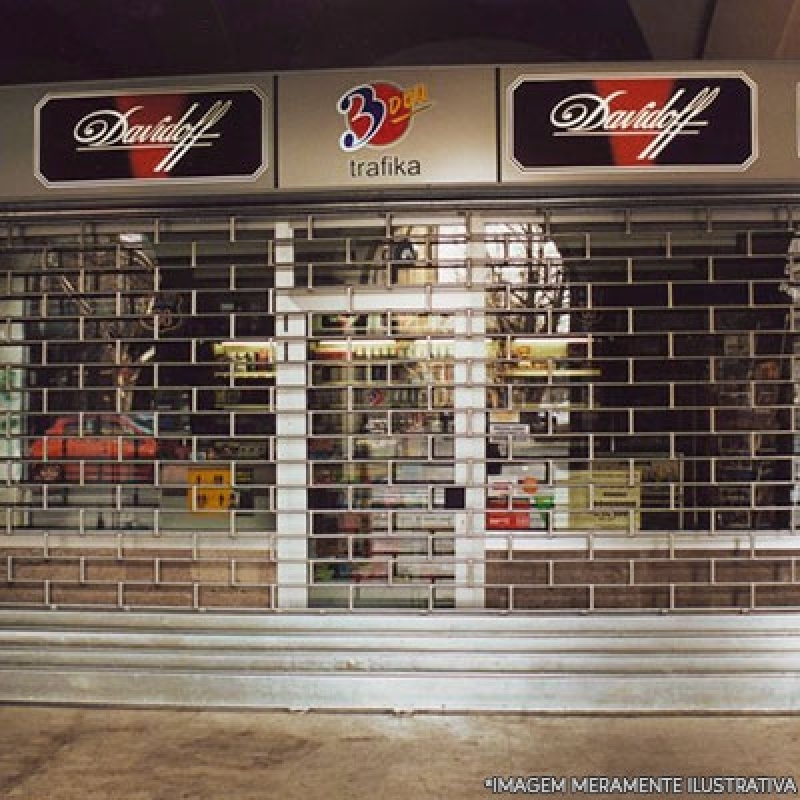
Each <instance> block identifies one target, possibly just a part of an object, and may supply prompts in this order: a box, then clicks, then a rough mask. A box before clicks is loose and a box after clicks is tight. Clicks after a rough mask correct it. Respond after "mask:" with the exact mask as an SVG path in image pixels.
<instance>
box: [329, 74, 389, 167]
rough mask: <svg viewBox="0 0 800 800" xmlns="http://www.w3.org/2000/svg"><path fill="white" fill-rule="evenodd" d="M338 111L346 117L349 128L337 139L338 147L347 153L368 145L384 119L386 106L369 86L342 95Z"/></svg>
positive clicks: (359, 87)
mask: <svg viewBox="0 0 800 800" xmlns="http://www.w3.org/2000/svg"><path fill="white" fill-rule="evenodd" d="M338 110H339V113H340V114H344V115H345V116H346V117H347V123H348V126H349V128H350V129H349V130H348V131H346V132H345V133H343V134H342V135H341V137H340V138H339V145H340V146H341V148H342V150H344V151H345V152H347V153H352V152H353V151H355V150H359V149H360V148H362V147H364V145H366V144H369V142H370V140H371V139H372V137H373V136H375V134H376V133H377V132H378V131H379V130H380V129H381V125H383V122H384V120H385V119H386V104H385V103H384V102H383V100H381V99H380V98H379V97H378V96H377V95H376V94H375V89H374V88H373V87H372V86H369V85H366V86H358V87H357V88H355V89H351V90H350V91H348V92H347V93H346V94H344V95H342V97H341V98H339V104H338Z"/></svg>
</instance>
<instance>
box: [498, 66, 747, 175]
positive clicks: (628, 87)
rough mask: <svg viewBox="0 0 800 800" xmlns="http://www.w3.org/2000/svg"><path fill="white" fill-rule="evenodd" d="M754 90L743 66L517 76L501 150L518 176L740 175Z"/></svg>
mask: <svg viewBox="0 0 800 800" xmlns="http://www.w3.org/2000/svg"><path fill="white" fill-rule="evenodd" d="M756 95H757V92H756V86H755V84H754V82H753V81H752V80H750V78H749V77H747V76H746V75H745V74H743V73H740V72H735V73H734V72H731V73H717V72H713V73H703V74H683V75H682V74H653V75H646V74H645V75H630V74H610V75H597V76H587V75H584V74H580V75H567V76H564V75H563V74H562V75H559V76H554V75H521V76H519V77H518V78H516V79H515V80H514V81H512V82H511V83H510V84H509V85H508V87H507V95H506V100H505V102H506V109H505V110H506V129H505V145H506V154H507V158H508V161H509V162H510V163H511V164H512V165H513V166H514V168H515V169H516V170H517V171H519V172H521V173H536V174H542V173H545V174H546V173H548V172H556V173H558V172H561V173H566V174H574V175H580V174H581V173H585V172H608V173H614V174H620V173H623V172H627V171H636V172H639V173H640V174H641V173H646V174H648V175H651V176H654V175H656V174H658V173H659V172H661V173H668V174H671V173H674V172H693V171H702V172H726V171H728V172H741V171H743V170H745V169H747V168H748V167H749V166H750V165H751V163H753V161H754V160H755V159H756V158H757V155H758V136H757V114H756V112H757V108H756V105H757V98H756Z"/></svg>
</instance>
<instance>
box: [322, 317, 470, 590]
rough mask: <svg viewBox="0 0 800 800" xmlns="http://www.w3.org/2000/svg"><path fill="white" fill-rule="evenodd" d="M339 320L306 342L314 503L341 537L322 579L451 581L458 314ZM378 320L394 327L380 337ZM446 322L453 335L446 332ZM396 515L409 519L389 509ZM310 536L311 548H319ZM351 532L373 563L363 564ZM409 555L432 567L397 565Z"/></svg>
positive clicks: (327, 321) (327, 526)
mask: <svg viewBox="0 0 800 800" xmlns="http://www.w3.org/2000/svg"><path fill="white" fill-rule="evenodd" d="M322 322H323V320H322V319H319V318H315V319H312V329H313V330H315V331H317V332H318V333H321V332H324V333H327V332H328V331H329V330H330V329H331V327H333V326H332V324H331V322H332V320H330V319H325V320H324V323H325V324H321V323H322ZM339 322H340V323H341V324H342V328H341V330H340V333H341V335H340V336H336V337H334V336H325V335H321V336H319V337H317V338H315V339H313V340H312V341H311V342H309V345H308V356H309V361H310V367H309V372H308V375H309V379H310V388H309V389H308V394H307V403H308V414H309V417H310V423H311V424H310V427H311V431H312V435H311V436H310V437H309V444H308V452H309V458H310V459H311V461H312V467H311V470H310V477H311V482H310V489H309V506H310V507H311V508H312V509H318V510H324V512H325V516H324V517H322V518H319V519H321V520H322V519H324V528H325V530H326V531H328V532H330V531H333V532H335V533H339V534H340V535H341V536H343V537H344V539H345V541H344V545H345V546H344V547H343V549H341V550H340V551H339V552H337V553H336V555H335V561H336V562H337V563H336V564H334V565H329V566H327V567H322V568H320V569H315V571H314V575H315V581H316V582H317V583H318V584H325V583H326V582H334V581H346V582H349V583H351V584H359V586H360V585H362V584H365V583H366V584H370V585H372V584H374V585H375V589H376V590H378V591H379V588H378V584H381V583H386V584H391V583H392V582H393V581H401V582H403V583H404V584H406V583H411V584H413V583H414V582H415V581H418V582H423V583H425V582H429V581H430V580H431V579H432V578H433V577H436V578H437V579H439V578H440V577H445V578H452V577H453V574H454V573H453V566H452V564H451V563H443V564H442V565H437V564H436V561H437V559H441V558H444V557H446V556H448V555H452V553H453V551H454V549H455V548H454V544H453V531H454V522H453V514H452V512H450V511H444V510H445V509H457V508H459V507H461V505H463V503H459V502H458V501H457V498H455V496H454V495H453V493H452V484H453V483H454V481H455V465H454V463H453V457H454V453H455V445H454V436H453V435H452V434H453V430H454V397H455V395H454V391H455V386H454V376H455V361H454V351H455V340H454V339H453V338H452V321H451V320H448V319H447V318H446V317H445V316H443V315H441V316H438V317H437V316H436V315H426V318H425V319H419V318H417V316H416V315H413V314H394V313H391V314H390V313H387V314H382V315H380V317H379V318H378V319H376V320H373V322H372V323H370V321H369V320H368V319H366V318H363V317H362V318H359V319H355V318H353V319H350V318H344V319H342V320H339V321H337V323H339ZM375 323H379V324H380V328H381V329H382V330H391V331H392V332H393V335H380V331H376V330H375V327H376V326H375ZM445 331H447V332H448V333H450V337H447V336H441V335H439V334H441V333H443V332H445ZM376 334H377V335H376ZM337 459H340V460H339V461H337ZM437 509H440V510H442V514H443V517H441V518H440V517H436V521H435V523H434V524H435V527H434V528H432V529H430V530H426V526H425V525H424V524H423V522H424V519H425V518H426V517H427V516H428V515H431V514H434V513H436V511H435V510H437ZM401 513H402V514H406V513H408V514H410V515H411V516H412V517H413V520H414V521H413V522H412V523H408V520H404V519H402V518H396V517H395V516H394V515H396V514H401ZM390 518H391V523H390ZM445 520H446V524H445ZM429 521H430V520H429ZM398 523H402V524H398ZM320 525H322V522H320ZM402 525H406V527H407V528H408V529H407V530H402ZM434 535H435V537H436V538H435V539H434ZM313 538H314V537H312V543H311V545H310V546H313V548H314V550H315V552H321V551H319V548H318V547H317V546H316V545H315V544H314V543H313ZM443 539H449V543H448V544H445V543H444V541H443ZM356 541H357V542H358V543H359V547H360V548H362V549H361V555H362V556H365V557H366V558H367V559H369V560H367V561H364V562H360V563H356V560H354V558H353V556H354V551H355V543H356ZM434 542H435V544H434ZM414 556H416V557H417V558H422V559H423V560H431V563H433V564H434V566H433V567H431V570H432V571H433V572H435V573H436V574H435V575H434V574H433V572H431V570H428V571H427V572H426V570H418V571H416V572H415V570H413V569H409V570H406V571H405V572H404V573H402V574H399V573H398V571H397V563H398V562H397V559H398V558H400V557H414ZM390 588H391V589H392V590H393V589H394V587H393V586H392V587H389V586H387V589H390ZM365 602H368V601H367V600H365ZM376 602H377V600H376Z"/></svg>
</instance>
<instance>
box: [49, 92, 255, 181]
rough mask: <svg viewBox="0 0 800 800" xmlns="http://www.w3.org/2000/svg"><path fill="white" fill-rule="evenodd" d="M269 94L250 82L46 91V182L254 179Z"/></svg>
mask: <svg viewBox="0 0 800 800" xmlns="http://www.w3.org/2000/svg"><path fill="white" fill-rule="evenodd" d="M266 120H267V116H266V101H265V98H264V96H263V95H262V93H261V92H260V91H259V90H258V89H256V88H254V87H247V86H245V87H238V86H236V87H220V88H216V87H204V88H201V89H183V90H182V89H173V88H170V89H148V90H136V89H130V90H125V91H124V92H120V93H87V94H49V95H47V96H45V97H44V98H43V99H42V100H41V101H40V102H39V103H38V104H37V106H36V109H35V124H34V138H35V171H36V176H37V178H38V179H39V180H40V181H41V182H42V183H44V184H45V185H46V186H50V187H52V186H72V185H87V184H106V183H125V184H127V183H140V182H143V181H168V182H169V183H176V182H177V183H183V182H198V181H199V182H204V183H209V182H216V181H230V180H237V181H241V180H252V179H255V178H257V177H258V176H259V175H260V174H261V173H262V172H263V171H264V170H265V169H266V167H267V124H266Z"/></svg>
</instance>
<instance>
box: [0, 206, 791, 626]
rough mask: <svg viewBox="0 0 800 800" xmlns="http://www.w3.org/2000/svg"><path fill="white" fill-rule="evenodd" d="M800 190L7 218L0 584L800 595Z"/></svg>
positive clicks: (704, 605) (585, 595) (273, 604)
mask: <svg viewBox="0 0 800 800" xmlns="http://www.w3.org/2000/svg"><path fill="white" fill-rule="evenodd" d="M795 226H796V219H795V213H794V210H793V209H792V207H791V206H788V205H786V204H785V203H779V202H769V201H766V200H758V199H753V200H752V201H751V202H749V203H747V204H737V205H734V204H731V203H723V202H720V203H716V204H715V203H713V202H700V201H696V202H695V201H691V202H688V201H685V202H684V203H681V204H679V203H670V202H667V201H664V202H662V203H661V204H655V203H653V204H633V203H631V204H617V205H612V204H609V203H604V204H594V205H592V206H591V207H583V206H581V205H579V204H573V205H569V204H564V203H560V204H553V205H552V206H551V207H548V206H547V205H545V204H542V205H537V206H536V207H535V208H534V207H533V206H530V205H519V206H504V207H498V206H497V205H496V204H491V203H486V204H484V206H482V207H481V206H480V204H476V203H470V204H469V211H463V210H459V209H457V208H456V207H455V206H454V205H442V206H439V207H437V206H428V207H426V208H425V209H424V210H423V209H422V208H420V209H415V208H410V207H405V206H404V207H402V208H399V207H398V208H396V209H391V210H389V211H387V210H385V209H382V208H377V207H376V208H373V209H370V208H360V209H358V210H352V209H344V208H343V207H319V208H315V209H307V210H304V211H303V213H298V212H297V210H296V209H291V210H289V211H286V212H285V213H279V212H277V211H276V212H266V211H265V212H263V213H262V212H252V211H248V212H244V211H241V210H235V209H234V210H231V211H226V212H225V213H222V212H219V213H200V212H197V211H193V210H186V211H183V212H169V213H167V212H162V213H154V212H144V211H142V212H137V213H131V214H128V215H127V216H126V215H120V214H109V213H100V212H97V213H88V212H87V213H85V214H78V213H76V214H58V215H52V216H48V215H46V214H30V215H25V214H19V215H14V216H13V217H10V218H8V219H7V221H6V231H5V237H4V246H3V250H2V252H0V259H1V262H0V263H2V268H3V282H4V293H3V300H2V306H1V307H0V308H1V310H2V314H0V326H1V327H2V339H3V341H2V345H1V347H2V351H3V372H2V374H3V377H4V384H3V392H2V399H3V408H2V422H3V429H2V439H1V440H0V441H2V447H3V452H2V456H3V461H2V488H0V492H2V495H3V502H4V509H5V510H4V522H3V524H4V529H5V537H4V543H3V547H4V552H5V554H6V557H7V576H6V580H5V581H4V582H3V584H2V586H0V602H2V603H3V605H6V606H14V607H18V606H27V607H33V608H63V609H70V608H71V609H75V608H81V609H119V608H124V609H170V610H186V611H191V610H198V609H218V610H223V609H224V610H234V611H243V610H266V609H307V608H318V609H341V610H348V611H350V610H365V609H376V608H377V609H389V610H392V611H400V610H404V609H405V610H409V609H411V610H425V611H437V612H445V611H454V610H455V611H459V610H472V611H474V610H476V609H477V610H481V611H483V612H485V613H488V612H491V611H495V612H496V611H501V612H503V613H508V612H525V613H526V614H529V613H531V612H535V611H553V610H559V611H567V612H573V611H576V610H580V611H608V610H619V609H624V610H633V609H652V610H679V609H708V608H712V609H730V608H737V609H742V608H746V609H760V608H792V607H796V606H798V605H800V600H798V598H799V597H800V593H798V585H797V583H796V560H795V547H796V545H795V537H796V514H795V499H796V492H797V489H796V481H797V480H798V478H797V476H798V474H799V473H800V468H799V467H798V465H797V458H798V455H797V454H798V447H799V446H798V444H797V436H796V428H797V421H796V420H797V413H796V405H797V392H796V388H795V383H796V373H797V366H796V356H795V350H796V346H795V337H794V331H795V326H796V307H795V302H796V300H797V290H796V288H795V286H796V284H795V280H796V275H795V266H794V256H795V252H796V249H797V245H796V240H795V238H794V230H795Z"/></svg>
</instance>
